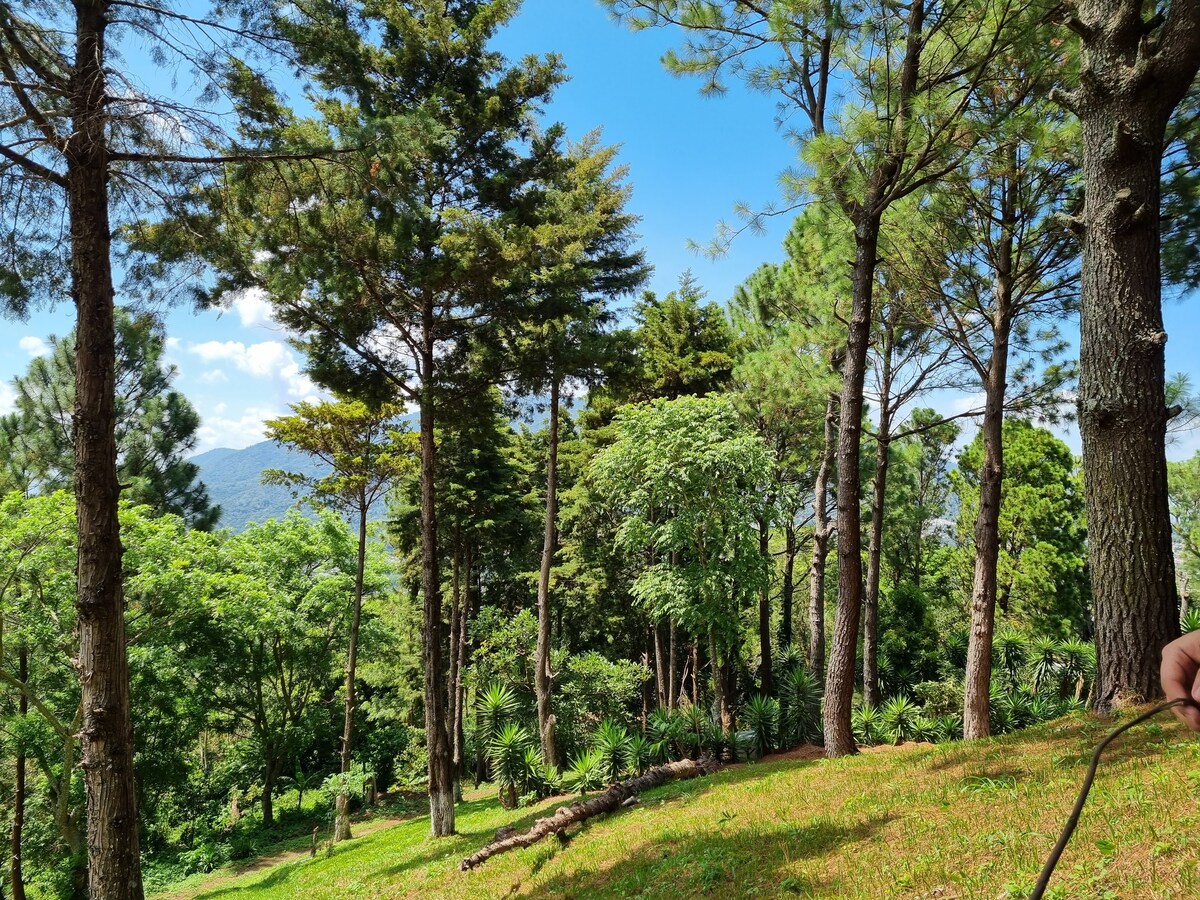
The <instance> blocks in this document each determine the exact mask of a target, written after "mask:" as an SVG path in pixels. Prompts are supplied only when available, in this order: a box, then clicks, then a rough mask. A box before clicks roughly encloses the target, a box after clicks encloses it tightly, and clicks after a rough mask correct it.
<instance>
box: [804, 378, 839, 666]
mask: <svg viewBox="0 0 1200 900" xmlns="http://www.w3.org/2000/svg"><path fill="white" fill-rule="evenodd" d="M837 404H838V400H837V397H835V396H834V395H833V394H830V395H829V399H828V401H826V404H825V443H824V445H823V446H824V449H823V451H822V454H821V465H820V468H818V469H817V481H816V485H815V486H814V487H813V549H812V567H811V570H810V571H809V579H808V587H809V592H808V668H809V671H810V672H811V673H812V676H813V677H814V678H815V679H817V681H818V682H820V683H822V684H823V683H824V682H825V563H826V560H827V559H828V558H829V539H830V538H831V537H832V536H833V525H832V523H831V522H830V521H829V474H830V472H831V470H832V469H833V454H834V448H835V443H834V440H835V436H836V433H837V425H836V423H837V418H838V407H837Z"/></svg>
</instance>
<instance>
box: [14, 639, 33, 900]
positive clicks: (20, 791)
mask: <svg viewBox="0 0 1200 900" xmlns="http://www.w3.org/2000/svg"><path fill="white" fill-rule="evenodd" d="M17 678H19V679H20V680H21V683H22V684H25V683H26V682H28V681H29V650H28V648H26V647H25V645H24V644H22V645H21V648H20V649H19V650H18V651H17ZM28 712H29V698H28V697H26V696H25V695H24V694H21V696H20V698H19V699H18V700H17V715H18V716H20V717H21V719H22V720H23V719H24V718H25V714H26V713H28ZM13 783H14V788H13V821H12V845H11V846H12V851H11V869H10V871H11V875H12V900H25V874H24V872H23V871H22V869H21V837H22V832H23V831H24V829H25V745H24V743H23V738H22V743H21V745H20V746H19V748H18V750H17V758H16V772H15V777H14V779H13Z"/></svg>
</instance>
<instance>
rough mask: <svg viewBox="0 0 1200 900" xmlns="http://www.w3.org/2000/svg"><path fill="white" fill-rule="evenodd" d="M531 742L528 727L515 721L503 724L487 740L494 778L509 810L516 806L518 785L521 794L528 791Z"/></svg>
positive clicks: (502, 803) (502, 800) (504, 804)
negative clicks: (526, 754)
mask: <svg viewBox="0 0 1200 900" xmlns="http://www.w3.org/2000/svg"><path fill="white" fill-rule="evenodd" d="M532 744H533V735H531V734H530V733H529V729H528V728H525V727H524V726H522V725H518V724H517V723H516V722H506V723H505V724H503V725H501V726H500V728H499V730H498V731H497V732H496V733H495V734H494V735H492V739H491V741H490V742H489V743H488V760H489V761H490V762H491V765H492V777H493V778H495V779H496V784H497V785H498V786H499V788H500V803H501V805H503V806H504V807H505V808H506V809H512V808H513V807H515V806H516V805H517V796H518V788H519V789H520V793H524V792H525V791H524V787H525V783H526V781H527V773H528V765H527V760H526V756H525V751H526V749H527V748H529V747H530V746H531V745H532Z"/></svg>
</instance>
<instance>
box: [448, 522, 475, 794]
mask: <svg viewBox="0 0 1200 900" xmlns="http://www.w3.org/2000/svg"><path fill="white" fill-rule="evenodd" d="M472 555H473V554H472V550H471V547H470V546H468V547H467V548H466V549H465V551H464V553H463V556H464V557H465V560H464V563H463V567H464V568H465V569H466V573H465V577H464V578H463V590H462V600H461V606H460V608H459V612H458V641H457V646H456V647H455V650H456V651H457V657H456V659H457V662H456V664H455V666H454V677H453V679H452V681H453V683H452V685H451V691H452V694H451V700H452V704H453V722H452V725H451V729H450V732H451V735H452V739H453V741H454V746H453V748H452V750H453V753H452V755H453V764H454V773H455V784H458V785H460V787H459V788H458V790H459V791H461V790H462V788H461V785H462V776H463V765H464V762H465V760H464V759H463V748H464V747H465V746H466V732H465V730H464V728H463V717H464V713H465V711H466V693H467V689H466V682H465V680H464V679H463V672H465V671H466V669H467V663H468V662H469V661H470V654H471V640H470V630H469V629H470V622H471V569H472V566H473V564H474V560H473V559H472ZM459 799H461V796H460V797H459Z"/></svg>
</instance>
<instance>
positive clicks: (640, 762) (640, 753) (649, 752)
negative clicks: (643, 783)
mask: <svg viewBox="0 0 1200 900" xmlns="http://www.w3.org/2000/svg"><path fill="white" fill-rule="evenodd" d="M656 747H657V745H656V744H655V743H654V742H653V741H651V740H650V738H648V737H646V736H645V735H644V734H632V735H630V736H629V742H628V743H627V744H626V745H625V769H626V771H628V772H632V773H633V774H635V775H642V774H644V773H645V771H646V770H647V769H649V768H650V764H651V763H652V762H654V760H655V758H656V756H657V750H656Z"/></svg>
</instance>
